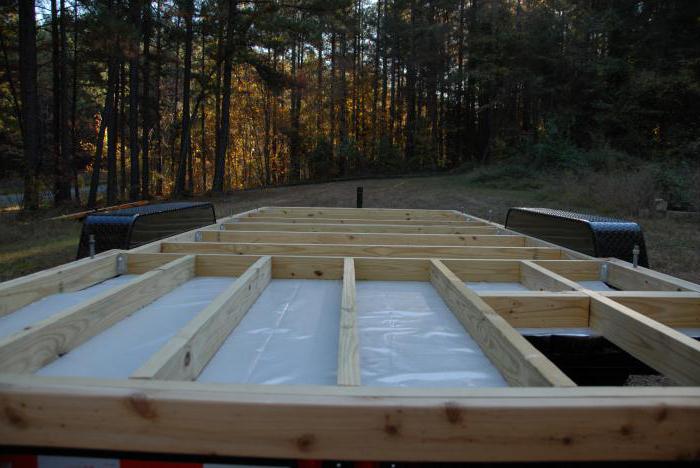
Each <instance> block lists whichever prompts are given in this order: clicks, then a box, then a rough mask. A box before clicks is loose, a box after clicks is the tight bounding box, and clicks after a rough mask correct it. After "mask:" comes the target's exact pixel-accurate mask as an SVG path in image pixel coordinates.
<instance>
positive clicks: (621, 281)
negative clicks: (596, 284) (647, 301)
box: [605, 259, 700, 292]
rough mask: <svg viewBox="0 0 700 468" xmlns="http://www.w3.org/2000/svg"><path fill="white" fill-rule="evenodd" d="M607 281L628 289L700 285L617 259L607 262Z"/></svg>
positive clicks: (678, 288)
mask: <svg viewBox="0 0 700 468" xmlns="http://www.w3.org/2000/svg"><path fill="white" fill-rule="evenodd" d="M606 265H607V278H606V280H605V281H606V282H607V283H608V284H610V285H611V286H614V287H615V288H617V289H621V290H626V291H695V292H700V285H697V284H693V283H691V282H689V281H685V280H682V279H680V278H674V277H673V276H670V275H666V274H663V273H660V272H658V271H654V270H649V269H648V268H642V267H637V268H633V267H632V265H631V264H629V263H627V262H625V261H622V260H617V259H610V261H608V262H606Z"/></svg>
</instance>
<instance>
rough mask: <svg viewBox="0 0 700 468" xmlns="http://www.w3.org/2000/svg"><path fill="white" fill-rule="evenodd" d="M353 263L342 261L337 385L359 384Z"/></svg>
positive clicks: (358, 351) (350, 260) (347, 259)
mask: <svg viewBox="0 0 700 468" xmlns="http://www.w3.org/2000/svg"><path fill="white" fill-rule="evenodd" d="M356 298H357V296H356V288H355V264H354V262H353V259H352V258H346V259H345V260H344V263H343V292H342V296H341V303H340V330H339V335H338V376H337V382H338V385H342V386H357V385H361V377H360V350H359V341H360V340H359V337H358V331H357V305H356Z"/></svg>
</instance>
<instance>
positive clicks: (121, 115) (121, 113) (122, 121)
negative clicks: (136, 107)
mask: <svg viewBox="0 0 700 468" xmlns="http://www.w3.org/2000/svg"><path fill="white" fill-rule="evenodd" d="M117 93H118V94H119V107H115V108H114V109H115V112H117V122H118V124H119V199H120V200H126V199H127V186H128V183H127V180H126V159H127V155H126V65H125V63H124V62H122V63H121V65H120V72H119V81H118V82H117ZM117 109H118V111H117Z"/></svg>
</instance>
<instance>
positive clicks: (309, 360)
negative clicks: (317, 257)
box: [197, 280, 342, 385]
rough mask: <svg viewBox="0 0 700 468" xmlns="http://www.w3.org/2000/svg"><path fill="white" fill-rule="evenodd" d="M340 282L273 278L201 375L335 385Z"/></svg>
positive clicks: (227, 379) (218, 379) (204, 379)
mask: <svg viewBox="0 0 700 468" xmlns="http://www.w3.org/2000/svg"><path fill="white" fill-rule="evenodd" d="M341 292H342V283H341V282H340V281H328V280H272V281H271V282H270V284H269V285H268V286H267V288H266V289H265V290H264V291H263V293H262V294H261V295H260V297H259V298H258V300H257V301H256V302H255V304H253V306H252V307H251V308H250V310H249V311H248V313H247V314H246V315H245V317H244V318H243V320H241V322H240V323H239V324H238V326H237V327H236V328H235V329H234V331H233V332H232V333H231V335H229V337H228V338H227V339H226V341H225V342H224V344H223V345H222V346H221V348H220V349H219V351H218V352H217V353H216V354H215V355H214V357H213V358H212V359H211V361H210V362H209V364H208V365H207V367H206V368H205V369H204V371H203V372H202V373H201V374H200V376H199V378H198V379H197V380H198V381H200V382H224V383H257V384H313V385H335V383H336V379H337V366H338V327H339V324H340V297H341Z"/></svg>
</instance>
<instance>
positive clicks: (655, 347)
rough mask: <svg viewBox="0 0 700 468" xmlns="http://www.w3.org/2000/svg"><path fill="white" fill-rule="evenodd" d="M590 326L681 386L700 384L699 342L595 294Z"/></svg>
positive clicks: (592, 294)
mask: <svg viewBox="0 0 700 468" xmlns="http://www.w3.org/2000/svg"><path fill="white" fill-rule="evenodd" d="M587 294H589V295H590V296H591V315H590V326H591V328H592V329H593V330H595V331H597V332H598V333H600V334H601V335H603V336H604V337H605V338H607V339H608V340H610V341H611V342H613V343H615V344H616V345H617V346H619V347H620V348H622V349H624V350H625V351H627V352H628V353H630V354H631V355H632V356H634V357H636V358H637V359H639V360H640V361H642V362H644V363H645V364H647V365H649V366H651V367H653V368H654V369H656V370H657V371H659V372H661V373H662V374H664V375H666V376H668V377H670V378H672V379H673V380H675V381H676V382H677V383H679V384H681V385H700V342H698V341H696V340H694V339H692V338H690V337H688V336H686V335H684V334H682V333H679V332H677V331H676V330H674V329H672V328H670V327H667V326H666V325H663V324H662V323H659V322H656V321H654V320H652V319H650V318H649V317H646V316H644V315H643V314H641V313H639V312H636V311H634V310H632V309H630V308H629V307H625V306H623V305H622V304H619V303H617V302H615V301H613V300H612V299H610V298H607V297H604V296H602V295H600V294H597V293H594V292H592V291H587Z"/></svg>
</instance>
